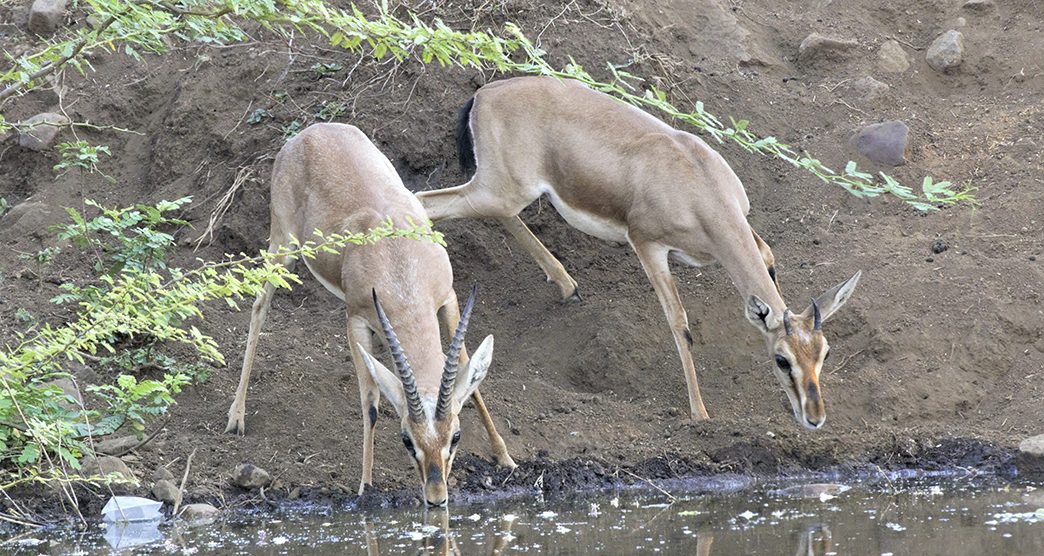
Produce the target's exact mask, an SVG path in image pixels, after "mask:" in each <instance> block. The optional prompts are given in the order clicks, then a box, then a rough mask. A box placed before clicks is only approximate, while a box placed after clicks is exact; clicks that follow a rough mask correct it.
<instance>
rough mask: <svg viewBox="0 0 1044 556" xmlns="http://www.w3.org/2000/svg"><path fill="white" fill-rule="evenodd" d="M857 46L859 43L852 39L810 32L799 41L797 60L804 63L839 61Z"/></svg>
mask: <svg viewBox="0 0 1044 556" xmlns="http://www.w3.org/2000/svg"><path fill="white" fill-rule="evenodd" d="M858 46H859V43H858V42H856V41H854V40H846V39H839V38H837V37H828V36H825V35H820V34H819V33H812V34H810V35H809V36H807V37H805V40H803V41H801V46H799V47H798V61H800V62H805V63H813V62H817V61H839V60H842V59H843V58H844V56H845V54H847V53H848V52H849V51H851V50H854V49H855V48H856V47H858Z"/></svg>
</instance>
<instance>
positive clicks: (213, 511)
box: [178, 504, 221, 521]
mask: <svg viewBox="0 0 1044 556" xmlns="http://www.w3.org/2000/svg"><path fill="white" fill-rule="evenodd" d="M220 513H221V510H219V509H217V508H215V507H214V506H211V505H210V504H186V505H184V506H182V507H181V511H180V512H178V515H179V516H180V517H181V518H182V519H187V520H190V521H197V520H209V521H213V520H214V519H215V518H216V517H217V516H218V515H219V514H220Z"/></svg>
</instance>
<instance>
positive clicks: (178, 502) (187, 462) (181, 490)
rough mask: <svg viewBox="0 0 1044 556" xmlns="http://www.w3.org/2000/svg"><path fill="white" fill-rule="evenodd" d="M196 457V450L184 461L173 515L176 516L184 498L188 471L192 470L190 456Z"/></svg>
mask: <svg viewBox="0 0 1044 556" xmlns="http://www.w3.org/2000/svg"><path fill="white" fill-rule="evenodd" d="M194 455H196V448H193V449H192V453H191V454H189V457H188V459H187V460H185V474H184V475H182V476H181V486H179V487H178V497H177V498H176V499H175V500H174V511H173V512H172V513H173V515H178V508H180V507H181V499H182V497H184V496H185V483H186V482H187V481H188V476H189V469H192V456H194Z"/></svg>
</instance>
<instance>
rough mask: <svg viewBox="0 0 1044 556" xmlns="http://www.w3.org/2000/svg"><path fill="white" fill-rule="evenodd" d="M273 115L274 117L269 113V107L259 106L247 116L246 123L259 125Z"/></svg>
mask: <svg viewBox="0 0 1044 556" xmlns="http://www.w3.org/2000/svg"><path fill="white" fill-rule="evenodd" d="M271 117H272V114H271V113H269V112H268V110H267V109H265V108H258V109H257V110H254V111H253V112H251V113H250V115H249V116H247V120H246V123H248V124H250V125H257V124H259V123H261V122H263V121H265V118H271Z"/></svg>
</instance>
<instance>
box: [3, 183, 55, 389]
mask: <svg viewBox="0 0 1044 556" xmlns="http://www.w3.org/2000/svg"><path fill="white" fill-rule="evenodd" d="M66 218H68V216H66V215H65V214H63V211H62V210H61V209H57V208H55V207H53V206H51V205H48V204H46V203H41V202H38V201H25V202H24V203H19V204H17V205H15V206H14V207H12V208H11V210H9V211H7V213H6V214H4V217H3V218H2V219H0V236H2V237H3V238H4V240H5V241H12V240H18V239H23V238H27V237H28V238H34V239H43V238H51V237H52V236H51V234H50V232H48V231H47V229H48V228H49V227H50V226H51V225H53V224H57V223H58V222H59V221H62V220H64V219H66ZM59 387H61V385H60V384H59ZM63 390H64V388H63Z"/></svg>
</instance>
